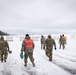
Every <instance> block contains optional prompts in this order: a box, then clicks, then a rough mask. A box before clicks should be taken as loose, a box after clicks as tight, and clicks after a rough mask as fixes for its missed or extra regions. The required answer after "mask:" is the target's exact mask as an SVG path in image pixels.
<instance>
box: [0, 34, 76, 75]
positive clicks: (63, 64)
mask: <svg viewBox="0 0 76 75" xmlns="http://www.w3.org/2000/svg"><path fill="white" fill-rule="evenodd" d="M52 36H53V38H54V39H55V41H56V45H57V50H54V49H53V61H52V62H51V61H48V58H47V56H46V55H45V50H41V48H40V35H33V36H32V38H33V40H34V43H35V49H34V58H35V64H36V66H35V67H33V66H32V64H31V62H30V60H29V59H28V64H27V67H24V60H23V59H21V58H20V56H19V55H20V50H21V44H22V40H23V38H24V36H13V37H12V36H9V37H5V39H7V40H8V42H9V46H10V50H12V54H9V56H8V59H7V62H6V63H5V62H3V63H2V62H0V75H76V37H75V36H73V35H67V45H66V46H65V50H63V49H59V44H58V38H59V35H52ZM45 37H46V38H47V36H46V35H45Z"/></svg>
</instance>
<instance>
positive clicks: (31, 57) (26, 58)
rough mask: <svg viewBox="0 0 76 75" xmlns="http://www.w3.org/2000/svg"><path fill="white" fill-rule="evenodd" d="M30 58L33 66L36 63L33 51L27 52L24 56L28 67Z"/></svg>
mask: <svg viewBox="0 0 76 75" xmlns="http://www.w3.org/2000/svg"><path fill="white" fill-rule="evenodd" d="M28 57H29V59H30V61H31V62H32V64H33V63H34V58H33V50H30V49H28V50H26V51H25V54H24V63H25V64H26V65H27V61H28Z"/></svg>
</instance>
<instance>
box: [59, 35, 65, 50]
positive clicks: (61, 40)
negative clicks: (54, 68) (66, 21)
mask: <svg viewBox="0 0 76 75" xmlns="http://www.w3.org/2000/svg"><path fill="white" fill-rule="evenodd" d="M59 44H60V47H59V49H61V46H62V47H63V49H64V48H65V45H64V38H63V36H62V35H60V38H59Z"/></svg>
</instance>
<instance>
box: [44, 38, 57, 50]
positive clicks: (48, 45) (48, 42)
mask: <svg viewBox="0 0 76 75" xmlns="http://www.w3.org/2000/svg"><path fill="white" fill-rule="evenodd" d="M45 45H46V49H52V48H53V45H54V47H55V48H56V43H55V41H54V39H52V38H47V39H46V42H45Z"/></svg>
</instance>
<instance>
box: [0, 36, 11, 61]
mask: <svg viewBox="0 0 76 75" xmlns="http://www.w3.org/2000/svg"><path fill="white" fill-rule="evenodd" d="M8 52H9V53H11V51H9V44H8V42H7V41H6V40H4V38H3V36H1V38H0V61H1V62H3V61H4V62H6V60H7V57H8Z"/></svg>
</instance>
